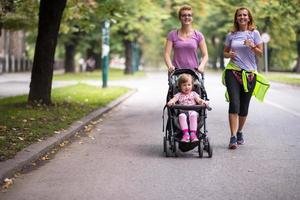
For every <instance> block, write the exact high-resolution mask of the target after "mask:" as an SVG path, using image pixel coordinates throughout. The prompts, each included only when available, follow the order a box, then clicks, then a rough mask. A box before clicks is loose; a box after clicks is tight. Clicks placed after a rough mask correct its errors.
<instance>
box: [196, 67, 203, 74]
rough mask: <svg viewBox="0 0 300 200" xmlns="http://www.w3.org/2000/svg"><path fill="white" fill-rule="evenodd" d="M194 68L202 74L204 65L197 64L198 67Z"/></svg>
mask: <svg viewBox="0 0 300 200" xmlns="http://www.w3.org/2000/svg"><path fill="white" fill-rule="evenodd" d="M196 70H197V71H198V72H199V73H200V74H204V66H199V67H198V68H196Z"/></svg>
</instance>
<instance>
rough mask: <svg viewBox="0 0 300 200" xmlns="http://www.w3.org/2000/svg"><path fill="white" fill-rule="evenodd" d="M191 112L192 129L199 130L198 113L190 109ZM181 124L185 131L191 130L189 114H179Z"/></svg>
mask: <svg viewBox="0 0 300 200" xmlns="http://www.w3.org/2000/svg"><path fill="white" fill-rule="evenodd" d="M188 113H189V122H190V123H189V124H190V131H194V132H196V131H197V119H198V113H197V112H196V111H193V110H192V111H188ZM179 124H180V127H181V130H183V131H184V132H185V131H186V130H189V127H188V123H187V116H186V114H185V113H180V114H179Z"/></svg>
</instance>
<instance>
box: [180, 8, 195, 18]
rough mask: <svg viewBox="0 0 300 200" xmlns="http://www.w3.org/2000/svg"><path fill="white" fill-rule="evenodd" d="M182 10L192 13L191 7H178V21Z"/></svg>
mask: <svg viewBox="0 0 300 200" xmlns="http://www.w3.org/2000/svg"><path fill="white" fill-rule="evenodd" d="M184 10H188V11H192V12H193V10H192V7H191V6H189V5H184V6H182V7H180V8H179V10H178V18H179V19H180V17H181V12H182V11H184Z"/></svg>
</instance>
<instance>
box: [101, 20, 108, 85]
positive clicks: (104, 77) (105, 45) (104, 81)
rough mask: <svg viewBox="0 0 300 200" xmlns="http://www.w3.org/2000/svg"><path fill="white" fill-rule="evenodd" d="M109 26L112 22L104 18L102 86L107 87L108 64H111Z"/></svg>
mask: <svg viewBox="0 0 300 200" xmlns="http://www.w3.org/2000/svg"><path fill="white" fill-rule="evenodd" d="M109 27H110V22H109V20H108V19H106V20H104V22H103V24H102V55H101V63H102V64H101V65H102V87H103V88H106V87H107V79H108V65H109Z"/></svg>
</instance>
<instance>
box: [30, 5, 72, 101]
mask: <svg viewBox="0 0 300 200" xmlns="http://www.w3.org/2000/svg"><path fill="white" fill-rule="evenodd" d="M66 1H67V0H51V1H49V0H41V1H40V8H39V24H38V35H37V40H36V46H35V53H34V59H33V66H32V72H31V82H30V91H29V96H28V102H29V103H36V102H39V103H42V104H47V105H49V104H51V88H52V76H53V64H54V55H55V48H56V44H57V36H58V31H59V26H60V22H61V17H62V13H63V10H64V8H65V6H66Z"/></svg>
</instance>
